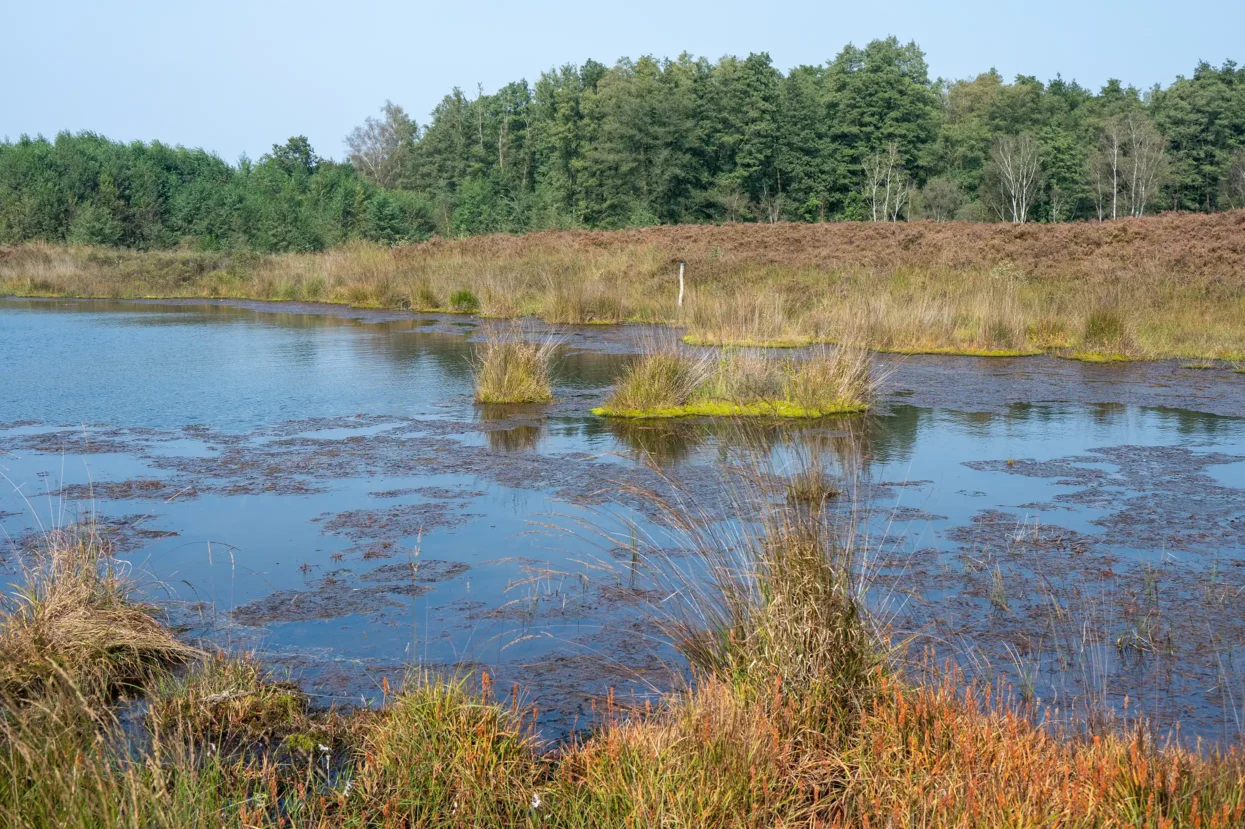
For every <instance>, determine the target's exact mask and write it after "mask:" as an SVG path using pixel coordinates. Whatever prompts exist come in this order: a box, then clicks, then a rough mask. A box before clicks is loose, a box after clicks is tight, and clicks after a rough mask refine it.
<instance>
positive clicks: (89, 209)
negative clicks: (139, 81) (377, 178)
mask: <svg viewBox="0 0 1245 829" xmlns="http://www.w3.org/2000/svg"><path fill="white" fill-rule="evenodd" d="M432 229H433V222H432V209H431V207H429V206H428V200H427V199H426V198H424V197H421V196H418V195H417V194H414V193H402V192H393V193H387V192H386V191H384V190H382V189H381V188H379V187H377V186H376V185H375V184H373V183H371V182H369V181H367V180H365V179H363V178H362V177H360V175H359V174H358V173H357V172H356V171H355V169H354V168H353V167H351V166H349V165H342V164H336V163H334V162H332V161H325V160H323V159H319V158H317V156H316V155H315V153H314V152H313V151H312V149H311V146H310V144H308V142H307V139H306V138H303V137H297V138H292V139H290V140H289V141H288V142H286V143H285V144H283V145H276V146H274V147H273V149H272V152H271V153H270V154H268V155H265V156H264V157H263V158H261V159H260V160H259V161H258V162H254V163H252V162H251V161H250V160H248V159H245V158H244V159H242V161H241V162H240V163H239V164H238V166H237V167H232V166H230V165H228V164H226V163H225V162H223V161H221V160H220V159H219V158H217V157H216V156H214V155H211V154H209V153H207V152H204V151H203V150H188V149H185V148H183V147H176V148H172V147H167V146H165V145H163V144H161V143H159V142H153V143H151V144H142V143H140V142H134V143H131V144H122V143H120V142H113V141H109V140H107V139H105V138H102V137H100V136H97V135H94V134H92V133H79V134H77V135H71V134H69V133H61V134H60V135H58V136H56V138H55V139H54V140H51V141H49V140H47V139H44V138H34V139H32V138H28V137H25V136H23V137H22V138H20V139H19V140H18V141H16V142H12V143H10V142H4V143H0V244H18V243H21V242H28V241H46V242H69V243H73V244H91V245H106V246H124V247H131V248H138V249H160V248H169V247H173V246H174V245H177V244H189V245H190V246H192V247H195V248H199V249H201V250H220V249H235V250H236V249H252V250H259V251H265V252H283V251H316V250H323V249H325V248H329V247H334V246H337V245H341V244H344V243H345V242H348V241H350V240H351V239H356V238H364V239H369V240H372V241H378V242H383V243H386V244H392V243H395V242H399V241H403V240H407V239H422V238H426V237H427V236H428V234H429V233H430V232H431V230H432Z"/></svg>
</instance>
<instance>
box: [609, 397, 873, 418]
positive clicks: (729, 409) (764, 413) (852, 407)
mask: <svg viewBox="0 0 1245 829" xmlns="http://www.w3.org/2000/svg"><path fill="white" fill-rule="evenodd" d="M868 410H869V407H868V406H867V405H864V404H862V403H843V404H842V405H838V406H825V407H821V408H817V409H809V408H805V407H804V406H800V405H798V404H796V403H792V402H790V401H788V400H766V401H758V402H755V403H729V402H726V401H722V400H702V401H699V402H696V403H687V404H684V405H682V406H654V407H652V408H648V409H620V408H614V407H612V406H598V407H597V408H595V409H593V410H592V413H593V414H594V415H599V416H602V417H628V418H666V417H792V418H815V417H829V416H831V415H841V414H860V413H862V412H866V411H868Z"/></svg>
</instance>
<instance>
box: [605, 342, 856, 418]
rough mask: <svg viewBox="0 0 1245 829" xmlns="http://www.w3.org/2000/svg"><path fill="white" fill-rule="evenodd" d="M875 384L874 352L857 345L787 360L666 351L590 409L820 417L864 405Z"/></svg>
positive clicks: (648, 357)
mask: <svg viewBox="0 0 1245 829" xmlns="http://www.w3.org/2000/svg"><path fill="white" fill-rule="evenodd" d="M875 386H876V384H875V380H874V377H873V373H872V364H871V361H870V359H869V356H868V354H867V353H865V352H863V351H861V350H859V349H848V348H843V347H827V346H823V347H819V348H817V349H815V350H813V351H812V352H810V353H809V354H807V355H800V356H796V357H785V358H778V357H774V356H772V355H770V354H767V353H766V352H764V351H761V350H759V349H739V350H736V349H731V350H728V351H726V352H724V353H723V354H722V355H721V356H720V357H719V358H718V359H717V360H710V359H708V358H703V357H700V358H698V357H693V356H690V355H687V354H684V353H681V352H679V351H677V350H674V349H666V350H662V351H656V352H649V353H646V354H643V355H641V356H640V357H638V358H637V359H635V360H633V361H632V362H631V363H630V364H629V365H628V366H627V368H626V369H625V370H624V372H623V375H622V377H621V378H620V379H619V381H618V383H617V385H616V386H615V388H614V390H613V392H612V393H611V394H610V396H609V398H608V399H607V400H606V401H605V404H604V405H603V406H600V407H598V408H596V409H593V412H594V413H596V414H599V415H606V416H609V417H630V418H657V417H694V416H702V417H795V418H816V417H826V416H828V415H834V414H851V413H858V412H863V411H867V410H868V408H869V406H870V404H871V401H872V398H873V396H874V394H875Z"/></svg>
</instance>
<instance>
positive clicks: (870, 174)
mask: <svg viewBox="0 0 1245 829" xmlns="http://www.w3.org/2000/svg"><path fill="white" fill-rule="evenodd" d="M864 171H865V183H864V190H863V192H864V196H865V200H866V201H867V202H868V203H869V212H870V217H871V218H872V220H873V221H875V222H897V221H899V216H900V214H901V213H902V212H903V209H904V207H905V206H907V204H908V197H909V195H910V194H911V192H912V186H911V182H910V181H909V180H908V174H907V173H906V172H905V171H904V168H903V156H902V154H901V153H900V152H899V145H898V144H896V143H895V142H894V141H892V142H891V143H889V144H887V145H886V149H885V150H879V151H878V152H875V153H873V154H871V155H870V156H868V157H867V158H865V162H864Z"/></svg>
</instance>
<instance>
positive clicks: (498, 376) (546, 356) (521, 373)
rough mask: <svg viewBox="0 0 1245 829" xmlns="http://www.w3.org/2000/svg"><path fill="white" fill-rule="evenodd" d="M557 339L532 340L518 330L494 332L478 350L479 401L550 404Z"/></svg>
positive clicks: (476, 376)
mask: <svg viewBox="0 0 1245 829" xmlns="http://www.w3.org/2000/svg"><path fill="white" fill-rule="evenodd" d="M556 350H557V342H556V341H554V340H552V339H545V340H541V341H539V342H531V341H528V340H524V339H521V337H520V335H519V334H518V332H512V333H511V334H509V335H506V334H504V333H499V332H492V333H490V334H489V336H488V339H486V340H485V341H484V342H483V343H482V344H480V346H479V347H478V348H477V349H476V355H475V361H474V369H475V400H476V402H477V403H483V404H492V403H548V402H549V401H550V400H552V399H553V382H552V378H551V365H552V361H553V355H554V352H555V351H556Z"/></svg>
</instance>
